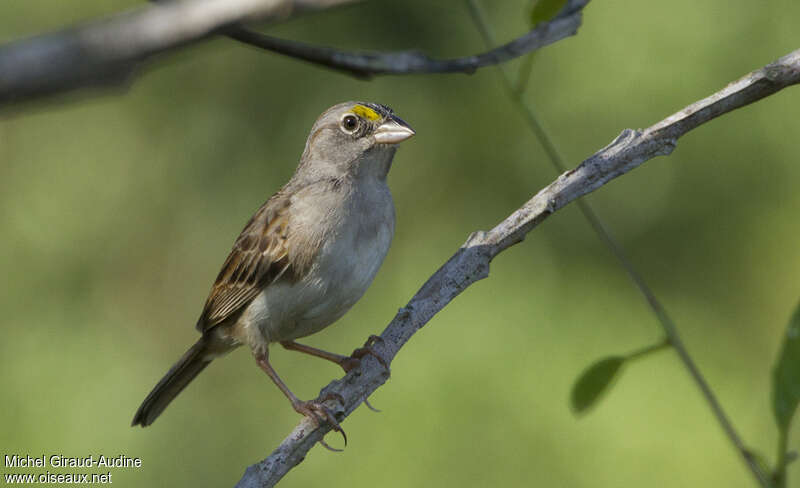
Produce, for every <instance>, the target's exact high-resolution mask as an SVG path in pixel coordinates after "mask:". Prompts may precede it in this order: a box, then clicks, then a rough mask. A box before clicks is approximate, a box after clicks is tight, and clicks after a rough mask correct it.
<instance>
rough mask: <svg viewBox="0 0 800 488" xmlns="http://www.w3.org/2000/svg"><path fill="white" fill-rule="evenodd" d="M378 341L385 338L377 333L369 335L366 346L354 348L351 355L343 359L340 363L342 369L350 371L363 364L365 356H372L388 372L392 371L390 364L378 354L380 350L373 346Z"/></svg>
mask: <svg viewBox="0 0 800 488" xmlns="http://www.w3.org/2000/svg"><path fill="white" fill-rule="evenodd" d="M377 342H383V338H382V337H380V336H376V335H371V336H369V338H368V339H367V341H366V342H365V343H364V346H362V347H359V348H358V349H356V350H354V351H353V353H352V354H351V355H350V357H347V358H345V359H343V360H342V362H341V363H339V364H340V365H341V366H342V369H344V370H345V372H346V373H349V372H350V370H352V369H355V368H357V367H359V366H360V365H361V359H362V358H363V357H364V356H372V357H374V358H375V359H377V360H378V362H379V363H381V364H382V365H383V367H384V368H385V369H386V372H387V373H388V372H390V369H389V364H388V363H387V362H386V360H385V359H384V358H383V356H381V355H380V354H378V352H377V351H375V349H373V347H372V346H373V345H374V344H375V343H377Z"/></svg>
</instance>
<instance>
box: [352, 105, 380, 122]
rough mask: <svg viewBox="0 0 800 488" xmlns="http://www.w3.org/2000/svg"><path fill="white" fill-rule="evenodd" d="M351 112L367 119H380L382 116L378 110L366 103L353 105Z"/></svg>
mask: <svg viewBox="0 0 800 488" xmlns="http://www.w3.org/2000/svg"><path fill="white" fill-rule="evenodd" d="M351 112H353V113H354V114H356V115H358V116H359V117H363V118H365V119H367V120H378V119H380V118H381V116H380V115H378V112H376V111H374V110H372V109H371V108H369V107H365V106H364V105H353V108H352V109H351Z"/></svg>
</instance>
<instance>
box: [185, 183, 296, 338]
mask: <svg viewBox="0 0 800 488" xmlns="http://www.w3.org/2000/svg"><path fill="white" fill-rule="evenodd" d="M289 201H290V199H289V198H288V197H285V196H283V195H281V193H278V194H276V195H275V196H273V197H272V198H270V199H269V200H268V201H267V202H266V203H265V204H264V205H262V206H261V208H259V209H258V211H257V212H256V213H255V215H253V217H252V218H251V219H250V222H248V223H247V225H246V226H245V228H244V230H243V231H242V233H241V234H240V235H239V237H238V238H237V239H236V243H235V244H234V245H233V249H232V250H231V253H230V254H229V255H228V259H226V260H225V264H223V265H222V269H221V270H220V272H219V275H217V280H216V282H215V283H214V286H213V287H212V288H211V293H210V294H209V295H208V298H207V299H206V305H205V307H204V308H203V313H202V314H201V315H200V319H199V320H198V321H197V329H198V330H200V331H202V332H205V331H207V330H208V329H210V328H212V327H214V326H215V325H217V324H219V323H220V322H223V321H224V320H226V319H228V318H229V317H231V316H232V315H234V314H235V313H236V312H238V311H239V310H241V309H242V307H244V306H246V305H247V304H248V303H250V301H251V300H253V299H254V298H255V297H256V296H257V295H258V294H259V292H261V290H262V289H263V288H264V287H265V286H267V285H269V284H270V283H271V282H273V281H275V280H277V279H278V278H280V277H281V276H284V275H286V274H290V275H294V274H296V272H299V271H300V270H293V269H292V267H293V266H292V264H291V260H290V255H289V246H288V241H287V236H288V232H289V225H290V222H289Z"/></svg>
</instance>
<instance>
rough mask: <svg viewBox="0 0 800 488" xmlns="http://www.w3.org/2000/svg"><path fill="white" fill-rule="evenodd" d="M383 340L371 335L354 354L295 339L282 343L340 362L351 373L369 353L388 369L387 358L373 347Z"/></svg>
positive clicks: (289, 347)
mask: <svg viewBox="0 0 800 488" xmlns="http://www.w3.org/2000/svg"><path fill="white" fill-rule="evenodd" d="M382 340H383V339H381V338H380V337H378V336H376V335H372V336H369V339H367V342H365V343H364V347H359V348H358V349H356V350H355V351H353V354H351V355H350V356H342V355H341V354H336V353H334V352H328V351H323V350H322V349H317V348H316V347H311V346H306V345H305V344H298V343H297V342H294V341H282V342H281V345H282V346H283V347H284V348H285V349H288V350H290V351H297V352H302V353H305V354H308V355H311V356H315V357H318V358H322V359H327V360H328V361H331V362H333V363H336V364H338V365H339V366H340V367H341V368H342V369H343V370H344V372H345V373H349V372H350V370H352V369H355V368H357V367H358V366H359V364H361V358H363V357H364V356H367V355H369V356H372V357H374V358H375V359H377V360H378V362H380V363H381V364H382V365H383V367H384V368H386V369H387V370H388V369H389V365H387V364H386V360H385V359H383V358H382V357H381V355H380V354H378V353H376V352H375V351H374V350H373V349H372V345H373V344H375V342H378V341H382Z"/></svg>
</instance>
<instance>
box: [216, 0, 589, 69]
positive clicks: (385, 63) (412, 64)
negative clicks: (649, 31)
mask: <svg viewBox="0 0 800 488" xmlns="http://www.w3.org/2000/svg"><path fill="white" fill-rule="evenodd" d="M588 3H589V0H569V1H568V2H567V4H566V5H565V6H564V8H563V9H562V10H561V12H559V14H558V15H557V16H556V17H554V18H553V19H552V20H550V21H548V22H542V23H539V24H538V25H537V27H536V28H535V29H532V30H530V31H529V32H527V33H526V34H524V35H522V36H520V37H518V38H516V39H514V40H512V41H511V42H508V43H506V44H504V45H502V46H499V47H497V48H494V49H490V50H489V51H487V52H484V53H480V54H474V55H471V56H463V57H459V58H452V59H432V58H430V57H428V56H427V55H425V54H424V53H421V52H418V51H399V52H386V53H381V52H351V51H342V50H338V49H334V48H331V47H327V46H315V45H311V44H305V43H301V42H297V41H288V40H286V39H279V38H276V37H271V36H267V35H265V34H261V33H260V32H256V31H253V30H250V29H246V28H244V27H234V28H232V29H229V30H226V32H225V34H226V35H227V36H228V37H230V38H232V39H235V40H237V41H240V42H243V43H245V44H250V45H252V46H255V47H258V48H261V49H266V50H268V51H272V52H275V53H279V54H283V55H285V56H289V57H292V58H296V59H301V60H303V61H308V62H309V63H312V64H316V65H319V66H323V67H326V68H330V69H333V70H336V71H341V72H344V73H347V74H350V75H353V76H355V77H357V78H369V77H371V76H374V75H408V74H420V73H473V72H475V70H477V69H478V68H483V67H485V66H493V65H496V64H500V63H504V62H506V61H510V60H512V59H514V58H517V57H519V56H522V55H524V54H526V53H529V52H531V51H534V50H536V49H540V48H542V47H544V46H547V45H548V44H552V43H554V42H556V41H559V40H561V39H564V38H565V37H569V36H572V35H575V33H576V32H577V31H578V27H580V25H581V12H582V11H583V8H584V7H585V6H586V4H588Z"/></svg>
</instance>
